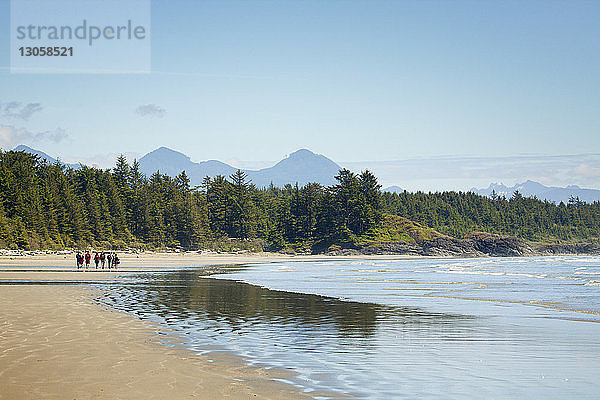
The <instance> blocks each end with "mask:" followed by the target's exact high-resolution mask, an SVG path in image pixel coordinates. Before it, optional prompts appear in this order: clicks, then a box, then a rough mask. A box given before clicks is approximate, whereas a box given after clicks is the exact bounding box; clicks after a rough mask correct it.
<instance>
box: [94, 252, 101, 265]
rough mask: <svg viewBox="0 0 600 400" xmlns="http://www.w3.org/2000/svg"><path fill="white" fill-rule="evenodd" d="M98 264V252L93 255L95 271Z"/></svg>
mask: <svg viewBox="0 0 600 400" xmlns="http://www.w3.org/2000/svg"><path fill="white" fill-rule="evenodd" d="M99 262H100V254H98V252H96V254H94V263H95V264H96V269H98V263H99Z"/></svg>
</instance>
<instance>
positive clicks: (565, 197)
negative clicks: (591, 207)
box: [471, 181, 600, 204]
mask: <svg viewBox="0 0 600 400" xmlns="http://www.w3.org/2000/svg"><path fill="white" fill-rule="evenodd" d="M471 191H472V192H474V193H477V194H480V195H483V196H488V197H489V196H491V195H492V192H495V193H496V194H497V195H498V196H504V197H506V198H510V197H511V196H512V195H513V193H514V192H516V191H519V193H521V195H522V196H524V197H533V196H535V197H537V198H538V199H540V200H548V201H551V202H555V203H560V202H561V201H562V202H563V203H565V204H566V203H567V202H568V201H569V199H570V198H571V196H572V197H579V200H581V201H585V202H586V203H593V202H594V201H600V190H596V189H583V188H580V187H579V186H577V185H570V186H567V187H556V186H544V185H542V184H541V183H539V182H534V181H526V182H523V183H519V184H516V185H514V186H512V187H508V186H505V185H503V184H501V183H492V184H491V185H490V186H489V187H487V188H486V189H476V188H473V189H471Z"/></svg>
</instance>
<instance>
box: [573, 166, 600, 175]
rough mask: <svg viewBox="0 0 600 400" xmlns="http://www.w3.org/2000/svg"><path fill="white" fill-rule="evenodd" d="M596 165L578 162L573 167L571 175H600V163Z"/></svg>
mask: <svg viewBox="0 0 600 400" xmlns="http://www.w3.org/2000/svg"><path fill="white" fill-rule="evenodd" d="M598 164H599V165H598V166H593V165H590V164H579V165H578V166H577V167H575V168H574V169H573V175H581V176H585V177H599V176H600V163H598Z"/></svg>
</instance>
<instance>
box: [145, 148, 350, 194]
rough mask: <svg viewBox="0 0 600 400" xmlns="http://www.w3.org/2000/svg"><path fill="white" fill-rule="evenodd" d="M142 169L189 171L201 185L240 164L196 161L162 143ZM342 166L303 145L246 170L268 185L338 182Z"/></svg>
mask: <svg viewBox="0 0 600 400" xmlns="http://www.w3.org/2000/svg"><path fill="white" fill-rule="evenodd" d="M139 163H140V170H141V171H142V172H143V173H144V174H146V175H148V176H150V175H152V174H153V173H154V172H156V171H160V172H161V173H164V174H167V175H170V176H175V175H177V174H179V173H180V172H181V171H185V172H186V174H187V175H188V177H189V178H190V182H191V184H192V185H200V184H201V183H202V179H204V177H205V176H210V177H214V176H217V175H224V176H229V175H231V174H232V173H234V172H235V171H236V170H237V168H234V167H232V166H231V165H228V164H225V163H223V162H221V161H217V160H209V161H202V162H198V163H196V162H193V161H191V160H190V158H189V157H188V156H186V155H185V154H183V153H180V152H178V151H175V150H171V149H169V148H167V147H160V148H158V149H156V150H154V151H152V152H150V153H148V154H146V155H145V156H143V157H142V158H140V160H139ZM340 168H341V167H340V166H339V165H337V164H336V163H335V162H333V161H331V160H330V159H329V158H327V157H325V156H322V155H320V154H315V153H313V152H311V151H310V150H306V149H301V150H298V151H296V152H294V153H292V154H290V155H289V157H287V158H285V159H283V160H281V161H279V162H278V163H277V164H275V165H274V166H272V167H269V168H263V169H260V170H257V171H254V170H244V172H245V173H246V174H248V178H249V179H251V180H252V183H254V185H256V186H257V187H266V186H269V185H270V184H271V183H273V185H275V186H283V185H285V184H287V183H290V184H295V183H296V182H298V184H299V185H304V184H306V183H309V182H317V183H320V184H322V185H332V184H334V183H335V179H334V176H335V175H336V174H337V173H338V171H339V170H340Z"/></svg>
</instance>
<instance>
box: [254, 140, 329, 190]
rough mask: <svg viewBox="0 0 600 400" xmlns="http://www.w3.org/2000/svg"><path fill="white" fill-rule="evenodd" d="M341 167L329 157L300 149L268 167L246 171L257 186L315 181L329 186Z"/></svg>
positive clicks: (303, 183)
mask: <svg viewBox="0 0 600 400" xmlns="http://www.w3.org/2000/svg"><path fill="white" fill-rule="evenodd" d="M340 169H341V167H340V166H339V165H337V164H336V163H335V162H333V161H331V160H330V159H329V158H327V157H325V156H322V155H320V154H315V153H313V152H312V151H310V150H306V149H301V150H298V151H296V152H294V153H292V154H290V155H289V157H287V158H284V159H283V160H281V161H279V162H278V163H277V164H275V165H274V166H272V167H270V168H264V169H260V170H258V171H246V173H247V174H248V176H249V177H250V179H252V182H253V183H254V184H255V185H256V186H258V187H263V186H269V185H270V184H271V183H273V185H275V186H283V185H285V184H286V183H291V184H294V183H296V182H298V184H299V185H305V184H307V183H309V182H317V183H320V184H321V185H325V186H329V185H333V184H335V183H336V180H335V178H334V176H335V175H337V173H338V172H339V170H340Z"/></svg>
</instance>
